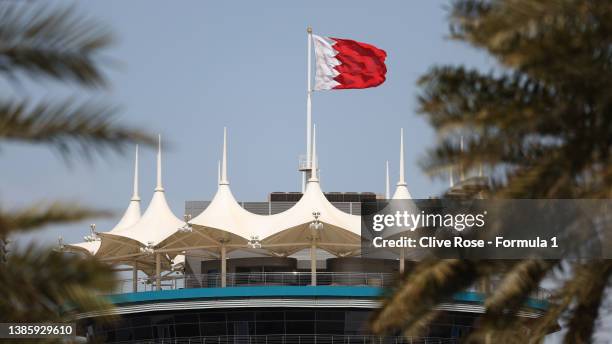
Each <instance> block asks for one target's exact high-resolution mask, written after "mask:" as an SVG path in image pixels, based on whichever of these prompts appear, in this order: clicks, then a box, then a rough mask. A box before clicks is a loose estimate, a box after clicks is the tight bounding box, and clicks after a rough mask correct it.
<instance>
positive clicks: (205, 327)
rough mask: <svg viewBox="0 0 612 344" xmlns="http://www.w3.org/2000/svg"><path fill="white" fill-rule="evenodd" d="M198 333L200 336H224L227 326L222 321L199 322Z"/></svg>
mask: <svg viewBox="0 0 612 344" xmlns="http://www.w3.org/2000/svg"><path fill="white" fill-rule="evenodd" d="M200 333H201V334H202V336H225V335H227V327H226V323H225V321H224V322H216V323H215V322H209V323H200Z"/></svg>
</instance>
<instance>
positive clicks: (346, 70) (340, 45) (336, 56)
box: [312, 35, 387, 91]
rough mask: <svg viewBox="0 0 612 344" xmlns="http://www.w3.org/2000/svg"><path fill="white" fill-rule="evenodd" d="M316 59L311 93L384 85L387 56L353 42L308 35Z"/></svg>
mask: <svg viewBox="0 0 612 344" xmlns="http://www.w3.org/2000/svg"><path fill="white" fill-rule="evenodd" d="M312 38H313V40H314V47H315V55H316V74H315V85H314V89H315V90H317V91H319V90H337V89H347V88H368V87H376V86H378V85H380V84H382V83H383V82H385V74H386V73H387V67H386V66H385V58H386V57H387V53H386V52H385V51H384V50H382V49H378V48H377V47H375V46H373V45H371V44H367V43H361V42H357V41H353V40H350V39H340V38H331V37H322V36H317V35H312Z"/></svg>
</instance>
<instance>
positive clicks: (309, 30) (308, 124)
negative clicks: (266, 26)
mask: <svg viewBox="0 0 612 344" xmlns="http://www.w3.org/2000/svg"><path fill="white" fill-rule="evenodd" d="M306 32H307V33H308V59H307V60H308V88H307V90H306V161H307V164H308V169H310V168H311V167H312V163H313V162H312V161H310V158H311V156H312V154H311V150H312V132H311V128H312V85H311V82H312V60H311V59H312V28H311V27H310V26H309V27H308V28H307V29H306ZM310 175H312V171H310V173H309V172H308V170H306V171H304V181H306V180H308V179H309V178H310ZM302 191H304V190H302Z"/></svg>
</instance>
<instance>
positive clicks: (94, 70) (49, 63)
mask: <svg viewBox="0 0 612 344" xmlns="http://www.w3.org/2000/svg"><path fill="white" fill-rule="evenodd" d="M0 23H1V25H0V73H4V74H5V75H6V76H8V77H11V78H16V77H17V76H18V75H17V73H18V72H23V73H25V74H27V75H28V76H30V77H34V78H38V77H41V76H44V77H48V78H52V79H56V80H60V81H70V82H77V83H79V84H81V85H84V86H104V85H106V80H105V78H104V77H103V74H102V70H101V69H100V66H99V65H98V64H97V63H96V58H99V56H98V54H99V52H100V51H101V50H102V49H104V48H106V47H107V46H108V45H109V44H110V43H111V42H112V36H111V35H110V33H109V32H108V31H107V30H105V29H104V28H103V27H102V26H100V25H98V24H96V23H95V21H92V20H91V18H87V17H85V16H82V15H79V14H78V13H76V11H75V10H74V9H72V8H61V9H52V8H49V7H47V6H44V5H40V4H38V5H37V6H32V5H31V4H29V3H19V2H13V1H10V2H9V1H2V2H0Z"/></svg>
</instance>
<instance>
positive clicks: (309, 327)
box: [285, 321, 315, 334]
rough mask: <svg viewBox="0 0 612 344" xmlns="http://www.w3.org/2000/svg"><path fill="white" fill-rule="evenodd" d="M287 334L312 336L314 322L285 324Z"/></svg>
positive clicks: (290, 322)
mask: <svg viewBox="0 0 612 344" xmlns="http://www.w3.org/2000/svg"><path fill="white" fill-rule="evenodd" d="M285 327H286V330H287V332H286V333H287V334H310V333H315V332H314V321H288V322H287V324H285Z"/></svg>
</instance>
